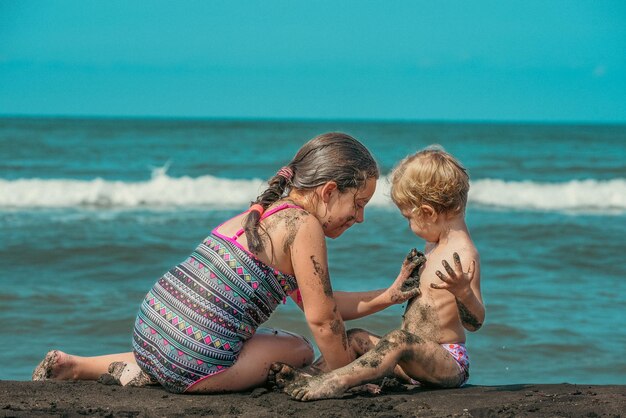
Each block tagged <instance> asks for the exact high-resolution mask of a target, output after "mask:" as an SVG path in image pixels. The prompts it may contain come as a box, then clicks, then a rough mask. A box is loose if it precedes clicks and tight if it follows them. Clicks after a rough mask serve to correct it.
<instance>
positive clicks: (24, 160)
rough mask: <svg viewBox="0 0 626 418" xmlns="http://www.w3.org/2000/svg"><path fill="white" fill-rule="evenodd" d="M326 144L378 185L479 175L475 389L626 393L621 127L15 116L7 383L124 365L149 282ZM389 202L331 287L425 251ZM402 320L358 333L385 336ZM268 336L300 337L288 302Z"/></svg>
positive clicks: (8, 155)
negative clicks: (372, 166) (55, 358)
mask: <svg viewBox="0 0 626 418" xmlns="http://www.w3.org/2000/svg"><path fill="white" fill-rule="evenodd" d="M330 130H340V131H344V132H348V133H350V134H352V135H354V136H356V137H357V138H359V139H360V140H361V141H362V142H363V143H364V144H365V145H366V146H367V147H368V148H370V149H371V150H372V152H373V154H374V155H375V156H376V158H377V160H378V161H379V163H380V166H381V168H382V171H383V173H385V174H386V173H388V172H389V170H390V169H391V168H392V167H393V165H394V164H395V163H396V162H397V161H398V160H399V159H400V158H402V157H404V156H406V155H407V154H409V153H412V152H414V151H416V150H417V149H420V148H423V147H424V146H426V145H429V144H432V143H438V144H441V145H443V146H444V147H445V148H446V149H447V150H448V151H450V152H451V153H453V154H455V155H456V156H457V157H458V158H459V159H460V160H461V161H462V162H463V163H464V164H465V166H466V167H467V168H468V169H469V172H470V176H471V180H472V182H471V191H470V198H469V206H468V210H467V220H468V224H469V226H470V230H471V233H472V237H473V239H474V241H475V242H476V244H477V246H478V248H479V251H480V253H481V259H482V272H483V277H482V287H483V296H484V299H485V302H486V307H487V320H486V323H485V326H484V327H483V328H482V329H481V330H480V331H479V332H477V333H474V334H469V335H468V347H469V350H470V357H471V361H472V370H471V379H470V383H473V384H484V385H492V384H513V383H538V382H542V383H556V382H570V383H595V384H609V383H612V384H613V383H618V384H626V378H625V376H626V360H624V358H623V352H624V349H625V348H626V333H625V332H624V329H623V324H624V320H626V314H624V312H625V309H624V307H625V306H626V296H625V295H626V284H624V283H625V280H626V267H625V263H624V255H623V254H624V252H625V251H626V241H625V239H624V237H625V236H626V126H565V125H557V126H546V125H506V124H495V125H489V124H436V123H391V122H386V123H373V122H372V123H363V122H361V123H356V122H280V121H267V122H252V121H194V120H89V119H83V120H71V119H67V120H63V119H6V118H5V119H0V238H1V239H0V268H1V271H2V272H1V274H0V281H1V284H2V286H1V287H0V318H1V319H2V321H1V322H0V364H1V365H2V367H1V368H0V379H14V380H26V379H29V378H30V372H31V371H32V368H33V367H34V366H35V365H36V364H37V362H38V361H39V360H40V359H41V357H42V356H43V355H44V354H45V352H46V351H47V350H49V349H51V348H59V349H62V350H64V351H67V352H71V353H75V354H81V355H96V354H102V353H108V352H119V351H128V350H129V349H130V332H131V327H132V322H133V320H134V316H135V314H136V310H137V308H138V304H139V303H140V301H141V299H142V297H143V295H144V294H145V292H146V291H147V290H148V289H149V287H150V286H151V285H152V283H153V281H154V280H156V279H157V278H158V277H159V276H160V275H161V274H162V273H163V272H164V271H166V270H167V269H168V268H169V267H171V266H172V265H173V264H176V263H178V262H179V261H181V260H183V259H184V257H186V255H188V253H189V252H190V251H191V250H193V248H194V247H195V246H196V244H197V243H198V242H199V241H200V240H201V239H202V238H204V236H205V235H207V233H208V231H209V230H210V229H211V228H212V227H213V226H215V225H216V224H217V223H219V222H221V221H223V220H224V219H226V218H227V217H229V216H232V215H234V214H236V213H238V212H239V211H242V210H243V209H245V208H246V207H247V204H248V202H249V201H250V200H251V199H253V198H254V197H255V196H256V195H257V194H258V192H259V191H260V190H261V187H262V183H263V180H264V179H266V178H267V177H268V176H269V175H271V174H273V173H274V172H275V171H276V170H277V169H278V168H280V167H281V166H282V165H283V164H285V163H286V162H288V161H289V160H290V159H291V157H292V156H293V155H294V154H295V152H296V151H297V149H298V147H299V146H300V145H301V144H302V143H304V141H305V140H307V139H309V138H311V137H313V136H315V135H316V134H318V133H322V132H326V131H330ZM387 192H388V184H387V182H386V179H385V178H383V179H381V180H380V181H379V187H378V191H377V194H376V196H375V198H374V199H373V201H372V202H371V204H370V205H369V206H368V208H367V209H366V221H365V223H363V224H361V225H357V226H355V227H353V228H351V229H350V230H349V231H347V232H346V233H345V234H344V235H343V236H342V237H340V238H339V239H337V240H334V241H330V242H329V251H330V268H331V277H332V280H333V284H334V288H336V289H341V290H350V289H356V290H362V289H363V290H365V289H373V288H381V287H385V286H386V285H388V284H389V283H390V282H391V281H392V279H393V278H394V277H395V275H396V274H397V271H398V268H399V265H400V263H401V261H402V258H403V257H404V255H405V254H406V252H407V251H408V250H409V249H410V248H411V247H413V246H417V247H420V246H423V242H421V240H420V239H418V238H417V237H415V236H413V235H412V234H411V233H410V231H409V230H408V228H407V226H406V222H405V221H404V220H403V218H402V217H401V216H400V214H399V213H398V211H397V210H396V209H395V208H394V207H393V205H392V204H391V203H390V201H389V198H388V195H387ZM364 255H366V257H365V256H364ZM401 313H402V307H401V306H397V307H392V308H389V309H387V310H386V311H383V312H380V313H377V314H375V315H373V316H370V317H369V318H364V319H361V320H359V321H351V322H349V323H348V326H349V327H351V326H360V327H365V328H368V329H371V330H374V331H376V332H378V333H381V334H383V333H385V332H387V331H389V330H391V329H393V328H394V327H397V325H398V324H399V322H400V315H401ZM270 325H273V326H278V327H283V328H286V329H290V330H292V331H296V332H301V333H304V334H307V333H308V330H307V327H306V324H305V321H304V317H303V315H302V313H301V312H300V311H299V310H298V309H297V307H295V305H293V304H292V303H291V302H288V303H287V304H286V305H284V306H281V307H279V309H278V311H277V312H276V313H275V314H274V316H273V317H272V319H271V320H270Z"/></svg>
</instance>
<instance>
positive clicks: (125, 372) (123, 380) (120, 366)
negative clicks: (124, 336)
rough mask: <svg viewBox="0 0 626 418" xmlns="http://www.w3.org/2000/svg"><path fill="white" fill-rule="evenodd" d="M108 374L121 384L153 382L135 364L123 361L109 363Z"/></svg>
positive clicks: (139, 385)
mask: <svg viewBox="0 0 626 418" xmlns="http://www.w3.org/2000/svg"><path fill="white" fill-rule="evenodd" d="M108 376H110V377H111V378H112V379H113V380H114V381H116V382H117V383H118V384H120V385H122V386H135V387H141V386H146V385H150V384H154V383H155V381H154V380H153V379H152V378H151V377H150V376H149V375H148V374H147V373H146V372H144V371H143V370H141V368H140V367H139V366H138V365H137V364H135V363H125V362H123V361H116V362H113V363H111V364H110V365H109V374H108ZM101 379H102V377H101Z"/></svg>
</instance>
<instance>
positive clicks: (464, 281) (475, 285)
mask: <svg viewBox="0 0 626 418" xmlns="http://www.w3.org/2000/svg"><path fill="white" fill-rule="evenodd" d="M453 258H454V269H452V267H450V264H448V262H447V261H446V260H443V261H442V264H443V267H444V268H445V270H446V273H448V276H446V275H444V274H443V273H442V272H440V271H439V270H437V271H436V272H435V274H436V275H437V277H439V278H440V279H441V281H442V282H443V283H441V284H435V283H431V285H430V286H431V287H432V288H433V289H445V290H448V291H449V292H450V293H452V294H453V295H454V298H455V299H456V305H457V307H458V309H459V318H461V323H462V324H463V326H464V327H465V329H467V330H468V331H477V330H478V329H480V327H482V325H483V322H484V321H485V306H484V305H483V302H482V298H481V295H480V272H479V271H477V270H478V268H477V265H476V261H475V260H472V261H471V263H470V267H469V269H468V270H467V273H465V272H464V271H463V267H462V265H461V258H460V257H459V254H458V253H456V252H455V253H454V254H453Z"/></svg>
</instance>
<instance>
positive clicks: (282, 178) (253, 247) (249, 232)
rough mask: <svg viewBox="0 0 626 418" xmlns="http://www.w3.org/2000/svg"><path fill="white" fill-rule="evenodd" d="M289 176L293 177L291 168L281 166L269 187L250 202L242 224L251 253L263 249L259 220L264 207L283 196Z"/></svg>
mask: <svg viewBox="0 0 626 418" xmlns="http://www.w3.org/2000/svg"><path fill="white" fill-rule="evenodd" d="M291 177H293V171H292V170H291V168H289V167H283V168H281V169H280V170H279V171H278V173H276V175H274V177H272V178H271V179H270V180H269V181H268V184H269V187H268V188H267V189H265V191H264V192H263V193H261V195H259V196H258V197H257V198H256V201H254V202H251V206H250V209H251V210H250V213H248V216H247V217H246V220H245V222H244V225H243V229H244V231H246V239H247V240H248V249H249V250H250V252H251V253H253V254H258V253H259V252H260V251H262V250H263V248H264V246H263V242H262V241H261V236H260V235H259V221H260V220H261V216H263V212H264V211H265V209H267V208H268V207H269V206H270V205H271V204H272V203H274V202H276V201H277V200H279V199H280V198H282V197H283V194H284V193H285V190H287V188H288V187H289V184H290V182H291ZM256 205H260V206H261V207H262V208H263V211H261V210H259V209H260V208H259V209H257V208H255V207H254V206H256Z"/></svg>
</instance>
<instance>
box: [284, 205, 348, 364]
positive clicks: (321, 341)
mask: <svg viewBox="0 0 626 418" xmlns="http://www.w3.org/2000/svg"><path fill="white" fill-rule="evenodd" d="M291 262H292V265H293V270H294V273H295V276H296V278H297V280H298V288H299V290H300V296H301V298H302V302H301V306H302V308H303V310H304V316H305V317H306V321H307V323H308V325H309V328H310V329H311V333H312V334H313V337H314V338H315V342H316V343H317V346H318V348H319V350H320V352H321V354H322V355H323V356H324V358H325V359H326V363H327V365H328V367H329V368H330V369H336V368H339V367H342V366H345V365H346V364H348V363H350V362H351V361H352V360H354V358H353V354H352V350H350V349H349V346H348V338H347V336H346V329H345V326H344V322H343V319H342V317H341V313H340V311H339V308H338V305H337V302H336V300H335V298H334V296H333V289H332V286H331V283H330V276H329V274H328V256H327V253H326V240H325V236H324V231H323V230H322V226H321V225H320V223H319V221H317V219H315V218H314V217H312V216H309V217H306V218H304V220H303V221H302V224H301V225H300V227H299V228H298V232H297V233H296V236H295V237H294V240H293V244H292V247H291ZM295 293H297V292H295Z"/></svg>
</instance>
